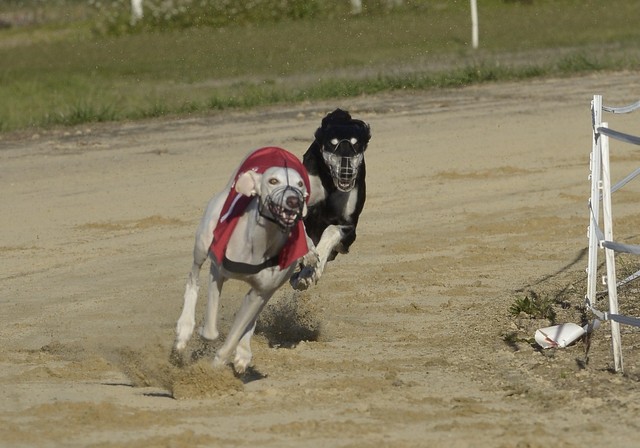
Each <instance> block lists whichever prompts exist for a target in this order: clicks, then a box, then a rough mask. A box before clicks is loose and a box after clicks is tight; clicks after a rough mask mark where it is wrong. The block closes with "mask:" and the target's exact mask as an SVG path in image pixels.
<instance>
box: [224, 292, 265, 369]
mask: <svg viewBox="0 0 640 448" xmlns="http://www.w3.org/2000/svg"><path fill="white" fill-rule="evenodd" d="M272 294H273V292H271V293H269V294H264V295H260V294H258V293H257V292H256V291H255V290H254V289H251V290H250V291H249V293H247V295H246V296H245V297H244V299H243V301H242V306H241V307H240V311H238V314H237V315H236V319H235V320H234V322H233V325H232V326H231V329H230V330H229V334H228V335H227V339H226V340H225V341H224V344H222V347H220V348H219V349H218V352H217V353H216V356H215V358H214V359H213V366H214V367H222V366H224V365H226V364H228V363H229V359H230V358H231V354H232V353H233V352H234V351H235V350H236V348H237V347H238V343H239V342H240V339H241V338H242V337H244V336H245V335H247V334H248V335H249V336H248V338H251V334H252V333H253V327H254V326H255V322H256V319H257V318H258V314H260V311H261V310H262V308H264V306H265V305H266V303H267V302H268V301H269V298H271V295H272ZM248 346H249V344H248V341H247V343H246V344H245V348H246V347H248ZM249 353H250V349H249ZM249 361H250V358H249ZM247 364H248V363H247ZM234 367H235V369H236V371H237V372H238V373H242V372H244V368H246V365H245V366H242V365H238V366H234Z"/></svg>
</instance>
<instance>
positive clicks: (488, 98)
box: [0, 73, 640, 447]
mask: <svg viewBox="0 0 640 448" xmlns="http://www.w3.org/2000/svg"><path fill="white" fill-rule="evenodd" d="M639 79H640V78H639V77H638V73H618V74H614V75H610V74H609V75H604V74H602V75H596V76H589V77H577V78H568V79H556V80H541V81H533V82H527V83H517V84H509V83H502V84H492V85H484V86H479V87H471V88H465V89H459V90H445V91H437V92H427V93H416V92H411V93H406V94H404V93H395V94H388V95H380V96H376V97H363V98H358V99H349V100H346V101H345V102H343V103H335V102H332V103H329V102H326V103H317V104H312V105H311V104H306V105H301V106H295V107H277V108H268V109H261V110H258V111H254V112H248V113H234V114H225V115H219V116H212V117H208V118H194V119H184V120H162V121H150V122H140V123H125V124H121V125H108V126H92V127H91V129H87V128H77V129H72V130H66V131H59V132H51V133H43V134H41V135H22V136H4V137H2V139H1V140H0V167H1V168H0V189H1V190H2V195H0V201H1V203H0V205H1V206H2V210H3V213H2V215H1V216H0V224H1V228H2V230H3V231H2V233H1V234H0V253H1V254H2V258H3V263H2V267H1V268H0V282H1V283H0V284H1V288H0V304H1V308H2V313H1V314H0V323H1V325H0V338H1V340H2V344H1V347H0V398H1V399H0V423H1V424H0V445H1V446H12V447H13V446H39V447H46V446H83V447H85V446H96V447H112V446H145V447H154V446H220V447H222V446H229V447H232V446H249V445H252V446H255V445H261V446H270V447H294V446H295V447H299V446H305V447H315V446H317V447H326V446H332V447H338V446H340V447H367V446H370V447H380V446H393V447H412V446H416V447H417V446H434V447H435V446H445V445H446V446H450V447H496V446H503V447H513V446H522V447H538V446H539V447H543V446H550V445H551V444H556V445H555V446H584V445H585V444H589V445H590V446H602V445H604V444H605V443H607V444H609V445H611V446H618V447H625V446H629V447H631V446H635V443H637V434H638V430H639V426H640V425H639V424H638V420H637V415H638V412H639V411H640V405H639V404H638V403H639V402H640V401H639V398H640V392H639V391H638V372H640V370H638V366H640V356H639V353H638V351H639V350H640V344H639V343H638V341H637V335H636V333H634V332H633V331H632V330H627V331H626V332H625V335H624V336H623V338H624V339H623V342H624V343H625V356H626V365H627V369H626V370H627V375H625V376H622V375H615V374H612V373H610V372H609V371H608V370H607V369H608V368H609V367H610V364H611V358H610V354H609V348H608V344H609V342H608V339H607V330H608V327H607V326H606V325H605V326H604V328H603V329H602V330H599V331H598V332H597V333H596V335H595V337H594V338H593V341H592V345H591V349H590V352H589V362H588V364H586V365H585V359H586V357H585V348H584V345H583V344H578V345H576V346H574V347H570V348H568V349H565V350H559V351H555V352H544V353H542V352H539V351H536V350H535V349H534V348H533V347H531V346H530V345H529V344H527V343H526V341H524V338H526V337H532V336H533V333H532V332H530V329H535V327H536V325H537V324H540V323H541V322H533V323H531V322H526V319H516V318H513V317H512V316H511V315H510V314H509V307H510V306H511V305H512V303H513V302H514V299H515V298H516V297H519V296H522V295H524V294H527V291H529V290H534V291H538V292H539V293H549V292H551V293H555V292H557V291H559V290H562V289H568V290H569V292H568V293H567V300H568V302H567V307H566V308H567V309H566V310H564V311H562V312H563V313H564V314H562V315H561V316H559V317H563V318H566V319H568V320H573V321H577V320H579V319H580V311H579V309H578V308H577V306H578V305H579V304H580V302H581V300H582V299H581V297H582V295H583V294H584V290H583V289H581V288H583V284H582V283H580V278H581V275H583V272H584V268H585V267H586V260H585V259H584V257H583V255H584V250H583V249H584V248H585V247H586V237H585V235H586V234H585V229H586V225H587V222H586V200H587V197H588V191H589V183H588V181H587V175H588V159H589V150H590V134H589V132H590V127H589V124H590V112H589V102H590V100H591V96H592V95H593V94H594V93H602V94H604V95H605V100H606V102H608V103H612V104H627V103H629V102H631V101H635V100H636V99H637V98H636V97H637V94H638V90H639V88H640V81H639ZM336 106H341V107H344V108H347V109H349V110H350V111H351V112H352V113H353V114H354V115H355V116H357V117H358V118H362V119H364V120H366V121H368V122H369V123H370V124H371V127H372V133H373V138H372V141H371V144H370V147H369V148H370V149H369V150H368V153H367V165H368V166H367V168H368V170H367V171H368V173H367V175H368V198H367V204H366V207H365V211H364V214H363V216H362V219H361V224H360V227H359V229H358V240H357V241H356V243H355V245H354V246H353V249H352V253H351V254H349V255H347V256H341V257H339V258H338V259H337V260H336V261H335V262H333V263H331V264H330V265H329V267H328V270H327V272H326V274H325V277H323V278H322V280H321V282H320V283H319V284H318V285H317V286H316V287H315V288H313V289H312V290H311V291H309V292H307V293H304V294H294V293H293V291H291V290H290V289H289V288H288V287H286V288H284V289H283V290H281V291H280V292H279V293H278V294H277V296H276V298H275V299H274V301H273V303H272V304H271V305H270V307H269V309H268V310H266V313H265V315H264V319H263V321H262V323H261V330H262V331H261V333H260V334H259V335H258V336H257V337H256V338H255V339H254V343H253V346H254V362H255V370H254V371H253V372H252V376H251V378H246V380H253V381H247V382H246V383H245V384H243V383H242V382H240V381H239V380H237V379H236V378H234V377H233V376H232V375H230V374H229V373H228V372H225V373H221V372H212V371H211V370H210V369H209V368H208V364H206V363H204V364H203V363H202V362H196V363H194V364H193V365H191V366H190V367H189V368H184V369H177V368H175V367H173V366H172V365H170V364H169V363H168V353H169V350H170V347H171V344H172V341H173V328H174V324H175V320H176V319H177V317H178V315H179V312H180V307H181V301H182V298H181V297H182V293H183V287H184V280H185V278H186V274H187V271H188V269H189V266H190V252H191V245H192V238H193V233H194V231H195V227H196V225H197V222H198V220H199V218H200V215H201V213H202V208H203V207H204V204H205V203H206V201H207V200H208V198H209V197H210V195H211V194H212V193H213V192H215V191H217V190H218V189H219V188H221V187H222V186H223V185H224V184H225V183H226V181H227V179H228V176H229V173H230V172H231V170H232V169H233V167H234V166H235V165H236V164H237V163H238V161H239V160H240V158H241V157H242V156H243V155H244V154H245V153H246V152H248V151H249V150H251V149H254V148H256V147H259V146H264V145H270V144H276V145H281V146H283V147H285V148H288V149H290V150H291V151H292V152H294V153H296V154H298V155H302V153H303V152H304V150H305V149H306V147H307V146H308V144H309V141H310V140H309V139H310V138H311V136H312V135H313V132H314V130H315V128H316V127H317V126H318V124H319V122H320V119H321V118H322V116H323V115H324V114H325V113H327V112H328V111H330V110H332V109H333V108H334V107H336ZM611 121H612V122H614V119H612V120H611ZM615 123H619V124H620V126H619V127H620V128H622V129H625V130H627V131H630V132H631V131H633V130H634V129H635V131H636V133H638V131H639V130H638V126H637V117H636V118H635V119H634V118H633V117H615ZM613 161H614V170H615V169H616V168H618V169H620V170H621V171H620V172H621V173H623V174H626V172H624V171H625V168H627V169H628V168H629V167H630V166H632V167H635V166H638V165H640V153H637V151H636V152H634V151H633V150H632V149H627V148H625V149H621V150H620V153H617V155H616V156H615V157H614V158H613ZM639 198H640V187H635V190H634V189H633V188H631V189H630V190H629V191H628V192H625V195H624V196H623V199H622V200H623V202H624V204H625V205H624V208H621V209H620V210H619V214H618V215H617V216H619V219H620V227H619V229H620V230H619V232H620V234H621V235H624V236H628V237H630V238H633V237H634V236H635V235H636V234H637V230H636V228H635V224H634V223H636V222H637V219H636V218H638V217H639V215H640V208H639V207H638V205H637V204H638V199H639ZM203 279H204V275H203ZM576 285H577V286H576ZM203 289H204V288H203ZM202 293H204V291H201V295H202ZM243 293H244V286H242V285H240V284H237V283H230V284H229V285H227V287H226V288H225V291H224V295H223V321H222V330H223V332H224V331H225V330H226V329H227V328H228V325H229V321H230V319H231V317H232V314H233V312H234V310H235V309H236V307H237V305H238V300H239V298H240V297H241V295H242V294H243ZM201 302H202V300H201ZM200 305H202V303H201V304H200ZM200 309H202V307H200ZM542 323H544V322H542ZM528 327H530V328H528ZM507 335H512V336H513V335H516V336H517V337H515V338H512V339H511V343H507V342H505V339H507ZM301 339H311V340H309V341H302V342H301ZM214 348H215V344H213V345H212V346H209V345H206V344H202V343H200V342H198V341H194V342H193V343H192V347H191V349H192V350H193V351H194V353H195V355H194V356H195V357H198V356H200V357H204V358H203V359H208V357H210V356H211V354H212V353H213V349H214ZM172 393H173V394H174V395H175V396H177V397H181V398H182V399H179V400H176V399H174V398H172V397H171V394H172Z"/></svg>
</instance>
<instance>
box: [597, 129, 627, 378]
mask: <svg viewBox="0 0 640 448" xmlns="http://www.w3.org/2000/svg"><path fill="white" fill-rule="evenodd" d="M602 127H604V128H606V127H609V126H608V125H607V123H602ZM600 139H601V140H602V141H601V143H600V144H601V148H602V216H603V219H604V239H605V240H606V241H613V214H612V210H611V169H610V166H609V137H607V136H606V135H604V134H600ZM604 255H605V260H606V262H607V287H608V291H609V313H610V314H618V290H617V287H616V261H615V253H614V251H613V250H611V249H608V248H605V249H604ZM611 344H612V346H613V364H614V369H615V371H616V372H622V371H623V365H622V340H621V339H620V324H619V323H618V322H615V321H613V320H612V321H611Z"/></svg>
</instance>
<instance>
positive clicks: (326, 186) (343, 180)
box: [291, 109, 371, 289]
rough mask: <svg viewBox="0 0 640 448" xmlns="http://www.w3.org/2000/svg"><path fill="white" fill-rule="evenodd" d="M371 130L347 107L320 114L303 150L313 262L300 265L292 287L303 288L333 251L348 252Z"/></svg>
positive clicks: (319, 273)
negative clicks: (308, 181)
mask: <svg viewBox="0 0 640 448" xmlns="http://www.w3.org/2000/svg"><path fill="white" fill-rule="evenodd" d="M370 139H371V129H370V127H369V125H368V124H367V123H365V122H364V121H362V120H356V119H353V118H351V115H350V114H349V112H346V111H344V110H341V109H336V110H334V111H333V112H331V113H329V114H328V115H327V116H325V117H324V118H323V119H322V123H321V126H320V127H319V128H318V129H317V130H316V132H315V140H314V141H313V143H311V146H310V147H309V149H308V150H307V152H306V153H305V154H304V157H303V164H304V166H305V168H306V169H307V172H308V173H309V179H310V182H311V197H310V199H309V211H308V214H307V216H306V217H305V219H304V225H305V227H306V230H307V235H308V236H309V237H310V238H311V240H312V241H313V243H314V244H315V246H316V251H317V254H318V264H317V265H316V266H314V267H311V266H301V267H300V271H299V272H298V273H297V274H296V275H294V276H293V277H292V278H291V285H292V286H293V287H294V288H296V289H306V288H308V287H309V286H310V285H311V284H312V283H316V282H317V281H318V279H319V278H320V277H321V276H322V273H323V271H324V268H325V265H326V263H327V262H328V261H331V260H333V259H334V258H335V257H336V255H337V254H338V253H343V254H344V253H347V252H349V247H350V246H351V244H353V242H354V241H355V239H356V227H357V225H358V219H359V218H360V213H361V212H362V209H363V208H364V203H365V199H366V184H365V175H366V169H365V161H364V152H365V150H366V149H367V145H368V144H369V140H370Z"/></svg>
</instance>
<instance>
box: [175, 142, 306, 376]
mask: <svg viewBox="0 0 640 448" xmlns="http://www.w3.org/2000/svg"><path fill="white" fill-rule="evenodd" d="M309 192H310V187H309V177H308V175H307V172H306V169H305V168H304V166H303V165H302V163H301V162H300V161H299V160H298V159H297V158H296V157H295V156H294V155H293V154H291V153H289V152H287V151H285V150H284V149H281V148H277V147H267V148H261V149H259V150H257V151H254V152H252V153H251V154H249V156H248V157H247V158H245V160H244V161H243V163H242V164H241V165H240V167H239V168H238V169H237V170H236V172H235V174H234V175H233V176H232V178H231V180H230V181H229V183H228V184H227V186H226V187H225V189H224V190H223V191H221V192H220V193H218V194H217V195H215V196H214V197H213V198H212V199H211V200H210V201H209V204H208V205H207V208H206V211H205V213H204V216H203V218H202V220H201V222H200V225H199V227H198V230H197V232H196V241H195V247H194V249H193V266H192V268H191V272H190V273H189V277H188V279H187V285H186V288H185V293H184V306H183V309H182V314H181V315H180V318H179V319H178V323H177V325H176V339H175V344H174V350H176V351H177V352H178V353H180V352H183V351H184V349H185V348H186V345H187V342H188V340H189V339H190V338H191V336H192V334H193V331H194V327H195V308H196V301H197V298H198V277H199V274H200V268H201V267H202V265H203V263H204V262H205V261H206V259H207V258H211V269H210V274H209V290H208V303H207V310H206V313H205V317H204V323H203V325H202V327H201V329H200V335H201V336H202V337H203V338H205V339H209V340H215V339H217V337H218V328H217V318H218V301H219V298H220V293H221V291H222V286H223V284H224V282H225V281H226V280H227V279H230V278H231V279H239V280H243V281H245V282H246V283H248V284H249V285H250V286H251V289H250V290H249V292H248V293H247V295H246V296H245V297H244V300H243V302H242V305H241V307H240V310H239V311H238V313H237V315H236V317H235V320H234V322H233V324H232V326H231V329H230V330H229V334H228V335H227V338H226V340H225V342H224V344H223V345H222V346H221V347H220V348H219V349H218V351H217V352H216V355H215V357H214V360H213V365H214V366H215V367H220V366H224V365H226V364H228V363H229V362H230V359H231V356H232V354H233V353H234V352H235V357H234V358H233V366H234V369H235V371H236V372H238V373H243V372H244V371H245V370H246V368H247V367H248V366H249V364H250V362H251V357H252V354H251V347H250V340H251V336H252V335H253V331H254V329H255V324H256V320H257V318H258V315H259V313H260V311H261V310H262V309H263V308H264V306H265V305H266V304H267V302H268V301H269V299H270V298H271V296H272V295H273V293H274V292H275V291H276V290H277V289H278V288H279V287H280V286H282V285H283V284H284V283H285V282H286V281H287V280H289V278H290V277H291V276H292V275H293V273H294V270H295V269H296V265H297V261H299V260H300V259H301V258H302V259H304V260H305V262H309V263H311V264H314V263H315V262H316V261H315V260H317V256H316V255H315V249H314V247H313V243H312V242H311V240H310V239H308V237H307V236H306V232H305V229H304V223H303V221H302V217H303V216H304V215H305V213H306V209H307V204H306V201H307V200H308V196H309Z"/></svg>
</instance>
